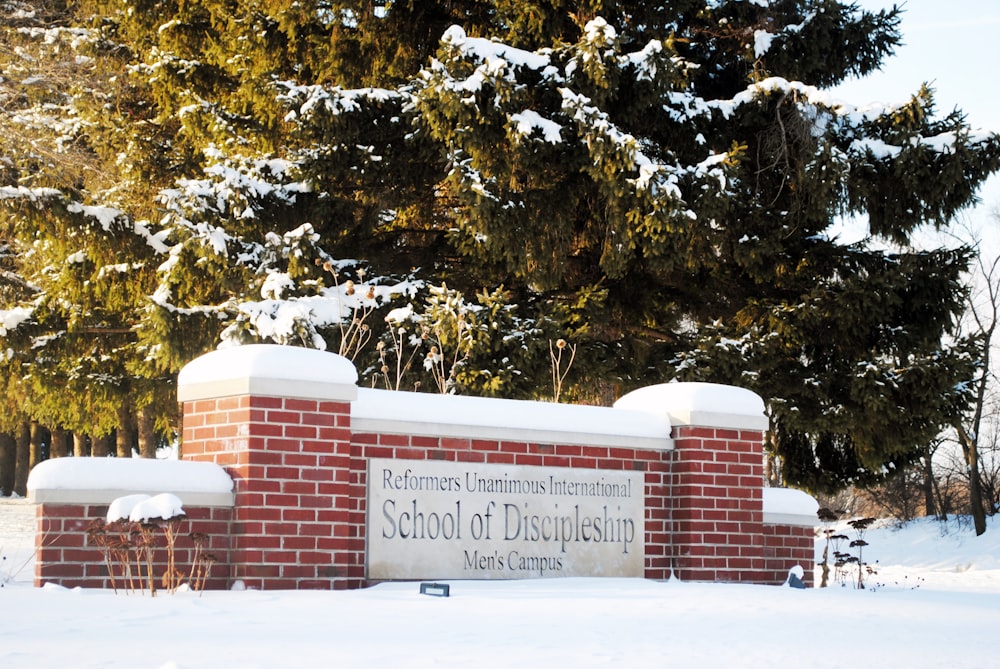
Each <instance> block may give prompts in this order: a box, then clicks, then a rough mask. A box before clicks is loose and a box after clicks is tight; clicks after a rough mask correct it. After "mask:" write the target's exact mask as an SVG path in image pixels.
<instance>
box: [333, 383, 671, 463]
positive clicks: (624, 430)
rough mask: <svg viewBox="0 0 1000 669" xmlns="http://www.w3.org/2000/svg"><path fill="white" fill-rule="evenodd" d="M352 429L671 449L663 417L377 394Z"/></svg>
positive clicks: (363, 403)
mask: <svg viewBox="0 0 1000 669" xmlns="http://www.w3.org/2000/svg"><path fill="white" fill-rule="evenodd" d="M351 425H352V426H353V428H354V430H355V431H356V432H365V431H368V430H372V431H385V432H391V433H396V434H404V433H414V434H424V435H441V436H446V437H459V438H475V439H506V440H511V441H535V442H539V443H552V444H556V443H559V444H568V443H580V444H593V445H598V444H599V445H615V446H632V447H639V448H648V449H653V450H665V449H669V448H673V442H672V440H671V439H670V421H669V419H668V418H667V417H666V416H664V415H662V414H660V415H655V414H651V413H649V412H643V411H631V410H628V409H613V408H610V407H598V406H585V405H579V404H558V403H554V402H537V401H529V400H508V399H497V398H488V397H471V396H466V395H440V394H432V393H414V392H407V391H398V390H380V389H375V388H360V389H359V391H358V399H357V401H355V402H354V403H353V404H352V405H351Z"/></svg>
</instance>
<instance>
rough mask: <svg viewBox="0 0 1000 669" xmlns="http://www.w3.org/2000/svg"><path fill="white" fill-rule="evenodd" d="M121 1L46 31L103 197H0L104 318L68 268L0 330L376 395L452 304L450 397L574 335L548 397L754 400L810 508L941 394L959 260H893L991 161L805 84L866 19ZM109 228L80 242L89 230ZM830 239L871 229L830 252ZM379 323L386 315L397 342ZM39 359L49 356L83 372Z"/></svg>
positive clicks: (912, 427) (141, 365) (829, 69)
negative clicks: (112, 275) (235, 357)
mask: <svg viewBox="0 0 1000 669" xmlns="http://www.w3.org/2000/svg"><path fill="white" fill-rule="evenodd" d="M118 7H119V5H118V4H114V5H113V6H112V5H111V4H109V3H105V2H102V1H100V0H87V1H85V2H82V3H78V4H76V5H73V6H72V7H71V8H70V7H66V8H65V10H64V16H65V17H66V22H67V26H73V28H74V29H75V30H80V31H82V32H81V33H80V39H79V40H78V41H77V44H78V46H77V47H76V48H82V49H84V51H85V53H83V54H81V55H84V56H85V57H86V58H85V59H83V60H81V61H80V62H82V63H84V64H85V65H87V66H89V68H90V69H88V70H87V71H88V79H87V80H88V81H90V80H96V81H100V82H102V84H103V85H100V86H97V85H91V86H89V87H87V90H74V91H63V93H64V94H67V93H68V94H69V95H68V98H67V101H66V104H65V111H64V113H63V118H67V119H68V118H76V119H80V120H81V123H82V124H83V125H84V126H85V127H86V130H85V131H84V130H83V129H82V128H81V129H80V130H79V131H78V132H76V133H74V134H72V137H73V138H74V142H76V143H77V144H76V145H77V146H83V147H85V149H86V151H87V155H88V156H92V157H93V158H94V159H95V160H96V161H97V163H98V164H100V165H101V169H102V173H104V174H110V175H113V179H112V180H113V182H114V183H115V184H118V185H117V186H115V187H114V188H107V187H104V186H101V185H100V183H99V182H98V181H95V180H93V179H89V180H88V179H84V180H82V181H81V180H79V179H76V180H74V179H71V178H69V177H68V173H64V172H58V171H54V170H46V171H45V174H46V178H45V179H37V180H36V182H34V183H32V184H20V182H19V181H18V179H20V178H21V177H19V176H16V175H13V176H11V175H8V176H6V177H5V179H6V180H7V183H10V184H14V183H18V184H19V187H23V188H24V189H23V190H17V191H16V192H15V191H10V193H11V196H10V197H8V198H7V199H6V200H5V202H7V207H6V209H5V211H6V212H7V213H6V214H5V216H6V217H7V219H6V220H7V221H8V226H9V227H8V229H9V237H10V238H11V239H17V240H20V241H19V243H20V244H22V245H26V244H27V243H28V241H27V240H28V239H29V238H30V236H31V235H32V234H36V233H35V232H34V231H35V230H36V229H37V230H39V231H41V232H40V233H38V234H41V235H42V237H44V239H43V240H41V247H42V248H44V249H46V253H48V254H49V255H48V256H47V258H48V260H47V262H50V263H59V262H60V261H64V260H65V258H66V257H68V256H69V255H70V254H71V253H75V252H76V251H75V250H73V249H71V248H70V246H69V245H68V240H58V239H53V238H54V237H59V236H60V235H62V236H65V235H66V233H67V231H69V230H71V229H74V230H75V229H78V228H81V227H82V228H86V227H87V225H89V226H90V228H89V229H91V230H93V236H92V240H93V241H92V245H93V248H91V242H88V244H87V246H86V248H85V251H86V257H87V258H88V259H92V260H90V261H91V262H93V263H94V265H93V267H92V269H91V270H90V271H92V272H97V273H101V272H103V274H101V278H102V280H105V281H106V282H107V286H108V288H109V290H113V291H118V293H120V296H121V298H122V299H121V300H120V302H114V301H108V300H104V299H103V298H97V299H96V300H95V298H94V296H91V295H88V294H87V288H86V286H88V285H91V284H93V282H94V280H95V276H96V275H93V274H92V275H90V276H89V277H88V276H83V275H81V276H80V277H77V278H75V279H72V277H69V278H67V277H65V276H63V275H64V274H67V273H68V271H62V272H60V273H57V274H52V275H45V276H44V277H41V276H40V275H33V277H32V286H33V287H35V288H37V289H39V291H40V292H41V294H43V295H44V296H49V295H51V294H53V293H54V292H55V291H62V292H63V293H64V294H65V295H67V296H68V297H67V298H65V300H64V302H66V303H67V304H68V305H73V308H75V309H76V311H75V312H73V313H77V312H79V314H86V315H85V316H83V315H77V316H73V314H70V313H64V312H63V311H59V310H57V309H56V310H52V312H51V313H50V312H49V311H46V310H44V309H40V308H38V307H36V306H35V304H34V302H32V301H31V299H34V300H35V301H39V302H40V303H44V302H45V301H46V298H43V297H35V298H31V299H29V296H27V295H20V296H16V297H11V298H10V299H9V301H6V302H5V306H6V308H7V309H8V311H9V313H11V314H13V313H21V312H15V311H14V310H15V309H26V310H27V311H26V312H24V313H29V314H30V318H27V319H26V320H25V321H24V323H23V324H22V325H21V326H20V327H18V328H15V329H16V330H18V331H22V332H20V333H18V334H16V335H13V334H12V335H11V336H12V337H14V336H24V335H23V333H24V332H28V331H32V329H33V328H34V329H35V330H36V331H37V332H36V334H35V335H34V339H31V340H30V341H32V342H37V341H40V340H39V337H40V336H42V335H41V333H43V332H48V333H53V332H56V331H60V328H63V327H64V325H63V323H64V322H65V323H66V324H73V323H77V324H78V325H76V326H75V327H77V328H78V330H79V328H83V329H88V328H89V329H93V328H95V327H121V328H125V327H127V328H128V329H129V331H130V333H131V334H132V337H133V339H132V340H131V342H130V345H128V346H125V345H120V346H117V347H115V348H114V349H113V350H111V351H109V352H108V353H105V354H104V355H107V356H108V357H110V358H113V359H114V360H116V361H117V362H116V365H117V367H116V369H119V370H121V372H120V374H119V376H118V377H117V378H120V379H122V382H123V383H125V381H126V379H127V383H128V384H135V385H136V386H137V387H145V384H152V386H154V387H156V388H166V387H168V386H169V383H168V382H167V381H162V380H163V379H168V378H170V377H171V375H172V374H174V373H176V371H177V370H178V369H179V367H180V366H181V365H182V364H184V363H185V362H186V361H188V360H190V359H191V358H193V357H194V356H195V355H198V354H199V353H201V352H203V351H205V350H208V349H209V348H211V347H213V346H216V345H218V344H219V343H220V342H221V343H224V344H227V343H228V344H232V343H242V342H248V341H278V342H281V343H287V344H296V345H305V346H317V347H326V348H329V349H331V350H338V351H341V352H345V353H349V354H350V355H351V356H352V357H353V358H355V362H356V363H357V364H358V366H359V369H361V371H362V372H363V374H364V375H365V376H366V377H367V378H376V380H377V379H379V378H381V379H382V380H383V381H384V382H385V383H386V385H390V386H394V387H406V386H407V384H401V383H399V380H398V378H396V379H388V380H387V378H388V377H387V374H388V372H386V371H384V369H385V368H390V366H389V365H387V364H386V363H385V359H384V356H385V355H387V353H386V352H387V351H395V355H396V359H397V360H403V359H404V358H405V359H406V360H410V359H411V358H410V357H409V356H410V354H411V353H412V352H413V349H415V348H416V347H427V346H429V345H430V344H429V342H428V340H429V339H430V338H431V337H430V334H429V330H430V329H431V327H430V324H432V323H440V322H446V321H447V318H446V319H445V320H444V321H442V320H440V319H441V318H444V316H446V315H447V314H446V313H443V312H442V311H441V308H442V304H453V305H464V306H462V307H461V309H470V310H471V311H469V312H468V313H467V314H466V316H465V318H467V319H468V323H470V324H471V323H476V324H477V328H478V327H479V326H480V325H484V326H485V324H486V323H487V322H488V323H489V327H485V329H482V330H479V329H477V330H475V332H476V333H479V334H477V335H476V338H474V339H475V342H476V345H475V347H474V350H472V351H470V352H469V353H468V355H464V354H463V355H461V356H460V359H461V361H462V362H463V365H464V367H460V368H459V369H457V370H456V371H455V376H454V378H453V379H452V386H451V389H452V390H461V391H463V392H475V393H488V394H498V395H508V396H515V395H516V396H546V395H548V394H549V393H548V385H549V383H548V379H549V378H550V375H551V370H550V364H549V359H548V357H547V355H546V352H547V350H548V348H547V345H546V344H547V340H554V339H556V338H560V337H565V338H567V339H570V340H571V341H572V342H574V343H578V344H579V355H578V358H577V361H576V363H575V365H574V368H573V374H572V375H571V376H570V377H569V382H570V383H571V384H573V385H575V388H576V389H575V391H574V389H573V388H570V389H569V391H568V392H567V393H565V394H566V395H569V396H577V397H581V396H586V393H587V390H586V389H587V388H592V387H596V386H598V385H600V384H605V385H606V384H608V383H610V384H613V386H614V387H615V390H616V392H623V391H625V390H628V389H630V388H632V387H636V386H639V385H646V384H649V383H654V382H659V381H668V380H672V379H699V380H710V381H719V382H726V383H733V384H737V385H741V386H746V387H749V388H751V389H753V390H755V391H757V392H759V393H760V394H761V395H762V396H763V397H764V398H765V400H766V401H767V404H768V411H769V415H770V418H771V425H772V430H771V433H770V448H771V449H772V450H773V452H774V454H775V455H777V456H778V457H779V458H780V461H781V463H782V465H783V468H784V474H785V478H786V480H787V481H788V482H790V483H795V484H798V485H803V486H807V487H809V488H812V489H816V490H820V489H832V488H836V487H839V486H842V485H846V484H849V483H852V482H860V481H865V480H870V479H872V478H878V477H880V476H883V475H884V474H885V473H886V472H888V471H891V470H892V468H893V467H898V466H901V465H903V464H905V463H907V462H909V461H910V460H912V459H913V458H915V457H917V456H918V455H919V454H920V452H921V449H922V446H923V445H924V443H926V441H927V440H928V439H929V438H930V437H931V436H933V435H934V434H935V433H936V432H937V430H939V429H940V428H941V427H942V426H943V425H946V424H948V423H949V422H951V420H952V419H953V417H954V416H955V415H956V412H959V411H961V410H962V408H963V406H964V405H965V403H966V402H967V401H968V398H967V397H966V396H965V391H964V390H963V388H965V387H967V386H966V385H965V384H964V383H965V382H966V381H968V380H969V379H970V378H972V373H973V372H972V370H973V368H974V365H975V362H976V361H975V356H974V355H973V354H972V351H973V350H974V347H973V346H972V345H971V344H972V343H971V342H968V341H965V340H962V339H960V338H953V337H951V334H952V333H953V331H954V323H955V320H956V317H957V315H958V314H959V313H960V311H961V308H962V304H963V288H962V276H963V273H964V272H965V271H966V269H967V266H968V263H969V259H970V252H969V250H968V249H964V248H958V249H936V250H924V251H918V250H915V249H913V248H912V247H911V246H910V244H909V241H910V239H911V237H912V235H913V233H914V232H915V231H917V230H918V229H920V228H921V227H922V226H928V225H930V226H937V227H944V226H947V225H949V223H950V222H951V220H952V218H953V217H954V215H955V214H956V213H957V212H959V211H960V210H961V209H962V208H964V207H967V206H968V205H969V204H971V203H972V202H973V201H974V197H975V193H976V188H977V187H978V185H979V184H981V183H982V181H983V180H984V179H985V178H986V177H987V176H988V175H989V174H990V173H991V172H993V171H994V170H996V169H997V167H998V166H1000V140H998V138H997V136H995V135H986V134H980V133H975V132H973V131H972V130H971V129H970V128H969V127H968V125H967V124H966V122H965V119H964V118H963V117H962V115H961V114H960V112H957V111H956V112H953V113H951V114H946V115H944V116H940V115H938V114H937V113H936V111H935V109H934V105H933V94H932V91H930V90H929V89H922V90H920V91H916V92H915V94H914V96H913V98H912V99H911V100H909V101H906V102H904V103H902V104H899V105H894V106H884V107H881V108H859V107H854V106H852V105H850V104H848V103H845V102H841V101H837V100H834V99H832V98H831V97H830V96H829V95H828V94H826V93H825V92H824V89H825V88H828V87H830V86H833V85H835V84H837V83H839V82H841V81H844V80H845V79H846V78H848V77H852V76H863V75H865V74H866V73H869V72H871V71H873V70H874V69H876V68H878V67H879V66H880V64H881V63H882V61H883V60H884V59H885V58H886V57H888V56H890V55H891V53H892V50H893V48H894V47H895V46H896V44H898V42H899V21H900V12H899V10H897V9H895V8H893V9H891V10H887V11H883V12H878V13H869V12H863V11H861V10H859V9H858V8H857V7H856V6H854V5H852V4H849V3H841V2H836V1H834V0H780V1H777V2H769V3H763V2H756V1H748V0H729V1H724V2H719V1H714V0H713V1H711V2H709V1H707V0H700V1H699V0H677V1H675V2H668V3H659V4H653V5H650V4H648V3H630V2H599V1H597V2H585V3H573V5H572V6H570V4H569V3H536V2H508V1H507V0H496V1H494V2H490V3H480V2H475V3H473V2H448V3H438V2H428V3H357V2H323V3H314V2H308V1H307V2H295V3H291V2H285V1H269V2H266V3H262V4H259V5H254V6H247V5H246V4H245V3H237V2H231V1H226V0H195V1H193V2H184V3H177V2H152V1H150V0H139V1H135V0H132V1H130V2H129V3H127V4H126V6H125V10H124V11H118V9H117V8H118ZM88 58H89V59H91V60H86V59H88ZM75 88H77V89H79V88H81V87H75ZM19 155H20V154H19ZM24 155H27V154H24ZM53 162H54V164H58V162H59V161H53ZM15 163H16V161H15ZM10 187H12V186H10ZM42 188H52V189H55V190H54V191H48V190H44V191H43V190H41V189H42ZM15 195H16V197H15ZM86 207H104V209H87V208H86ZM111 209H113V210H114V211H115V212H118V213H117V214H115V216H114V217H113V218H111V219H108V218H98V219H97V221H102V220H103V221H105V222H109V223H110V224H109V225H108V226H107V227H104V226H101V228H100V230H98V229H96V228H94V227H93V223H94V221H91V220H89V219H88V217H87V212H88V211H90V212H95V211H101V212H104V213H107V212H108V211H109V210H111ZM845 216H852V217H857V218H859V219H861V220H862V221H864V222H866V223H867V225H868V228H869V230H870V233H871V237H870V238H869V239H868V240H866V241H864V242H860V243H856V244H844V243H842V242H840V241H839V240H838V239H837V238H836V236H835V233H834V230H835V226H836V223H837V222H838V221H839V220H840V219H841V218H842V217H845ZM90 218H93V216H91V217H90ZM50 219H51V220H50ZM88 239H90V238H88ZM119 244H120V248H119V246H118V245H119ZM23 248H26V246H24V247H23ZM81 248H82V247H81ZM116 251H117V253H118V254H119V255H120V258H121V259H120V260H118V263H119V264H120V263H122V262H127V263H130V266H135V265H141V267H142V269H141V270H139V271H137V272H136V273H135V277H134V280H131V281H129V285H128V286H124V285H122V286H116V284H115V282H114V281H108V280H107V277H108V276H109V274H108V270H107V267H108V264H109V262H110V255H109V254H111V253H114V252H116ZM87 267H89V266H88V265H85V266H84V267H82V268H76V270H81V269H85V268H87ZM43 278H44V280H43ZM71 279H72V280H71ZM88 282H90V283H88ZM64 285H65V286H66V288H64V287H63V286H64ZM445 286H446V287H447V289H445ZM444 290H447V291H449V292H448V293H447V294H449V295H452V294H453V295H455V300H454V301H451V302H448V301H445V303H442V302H440V300H438V298H436V297H435V295H444V294H445V293H443V292H441V291H444ZM476 295H480V296H482V304H479V303H478V301H477V299H476V298H475V296H476ZM459 296H460V297H461V299H458V298H459ZM5 299H6V298H5ZM105 302H108V305H107V307H106V308H105ZM53 303H54V302H53ZM98 306H99V307H101V308H100V309H97V308H96V307H98ZM393 308H403V309H404V310H408V311H406V313H408V314H411V316H408V317H407V320H406V321H405V325H406V327H407V328H409V329H410V332H409V334H408V335H407V338H405V339H403V340H398V339H397V336H398V335H399V330H400V328H401V327H402V326H403V325H404V323H403V322H402V321H392V320H391V319H390V322H389V323H386V322H385V316H386V315H387V314H388V313H389V310H390V309H393ZM461 309H459V307H458V306H455V307H454V309H453V310H452V312H448V313H457V312H458V311H461ZM102 310H103V311H102ZM455 310H458V311H455ZM64 311H65V310H64ZM70 311H73V309H70ZM104 312H107V313H104ZM102 313H103V315H101V314H102ZM393 313H395V314H397V316H398V315H399V313H402V312H393ZM74 318H76V320H74ZM449 318H450V316H449ZM394 323H395V324H396V325H397V326H398V327H395V328H392V329H390V328H389V327H387V326H391V325H393V324H394ZM364 328H368V330H365V329H364ZM491 330H492V332H493V333H494V334H493V335H490V334H489V332H490V331H491ZM359 333H361V334H359ZM472 333H473V330H472V329H469V330H467V331H465V334H466V336H467V338H468V335H471V334H472ZM518 333H521V334H523V333H530V336H528V337H518V336H512V335H516V334H518ZM357 336H360V337H361V339H360V340H359V339H356V338H355V337H357ZM365 337H367V338H368V339H367V340H366V339H365ZM378 340H381V342H382V343H381V347H377V346H376V342H377V341H378ZM12 341H13V340H12ZM26 341H27V340H26ZM67 341H68V340H67ZM358 341H369V342H370V345H369V346H367V347H359V346H357V342H358ZM53 342H55V346H54V347H53V348H51V349H49V350H51V351H52V353H53V360H59V361H64V360H79V359H80V358H81V357H82V356H81V350H82V349H81V348H80V345H79V344H76V345H74V346H72V347H69V348H60V347H61V346H64V343H63V342H61V341H60V338H56V339H54V340H53ZM439 343H440V345H441V347H442V349H443V348H444V347H445V346H446V342H445V341H441V342H439ZM46 346H47V347H48V340H46ZM407 346H409V347H411V348H409V349H408V348H407ZM423 350H424V351H425V352H426V348H425V349H423ZM421 355H424V354H423V353H421ZM59 364H63V365H65V364H67V363H65V362H60V363H59ZM69 366H70V369H71V370H72V369H76V367H74V366H73V365H72V363H70V365H69ZM77 366H79V365H77ZM420 367H421V366H420V365H411V366H410V367H409V369H411V370H413V373H414V374H415V376H414V378H419V370H420ZM491 368H492V369H491ZM484 370H486V371H487V372H488V373H484ZM60 374H63V375H65V374H67V373H66V372H61V371H60V368H58V367H53V368H52V369H51V370H49V369H45V370H41V369H40V370H39V372H38V374H37V376H38V377H39V378H44V379H48V380H49V381H46V382H49V383H51V380H52V379H61V378H63V377H62V376H60ZM449 374H450V370H449ZM380 375H381V376H380ZM29 376H30V375H29ZM599 382H600V384H599ZM431 386H432V383H430V378H429V377H424V378H423V379H422V380H421V387H422V388H423V389H428V388H429V387H431Z"/></svg>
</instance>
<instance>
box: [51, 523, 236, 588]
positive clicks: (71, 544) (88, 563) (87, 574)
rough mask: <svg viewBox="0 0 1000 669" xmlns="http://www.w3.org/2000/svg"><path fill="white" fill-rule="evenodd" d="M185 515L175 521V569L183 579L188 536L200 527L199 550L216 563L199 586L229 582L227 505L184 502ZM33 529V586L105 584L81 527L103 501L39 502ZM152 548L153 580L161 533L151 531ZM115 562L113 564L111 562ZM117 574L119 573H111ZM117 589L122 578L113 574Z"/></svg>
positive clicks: (161, 557) (159, 566)
mask: <svg viewBox="0 0 1000 669" xmlns="http://www.w3.org/2000/svg"><path fill="white" fill-rule="evenodd" d="M184 510H185V511H186V512H187V516H188V519H187V520H186V521H184V522H183V523H182V524H181V525H180V531H179V533H178V539H177V542H176V543H175V545H174V546H175V555H174V559H175V568H176V569H177V570H178V571H180V572H181V573H182V574H183V575H184V577H185V580H187V576H188V575H189V574H190V573H191V560H192V554H193V552H194V543H193V542H192V540H191V537H190V536H189V535H190V534H191V533H194V532H201V533H204V534H205V535H207V536H208V541H209V543H208V545H207V546H206V547H205V548H204V549H203V550H204V552H209V553H212V554H213V555H214V556H215V557H216V559H217V562H216V563H215V564H214V565H212V567H211V570H210V572H209V579H208V581H207V582H206V585H205V587H206V588H208V589H219V588H226V587H228V586H229V567H228V563H229V532H230V523H231V519H232V509H230V508H228V507H225V508H220V507H212V508H210V507H188V506H185V507H184ZM35 513H36V519H37V521H38V533H37V535H36V537H35V549H36V551H37V553H36V561H35V585H37V586H41V585H44V584H46V583H57V584H59V585H62V586H64V587H67V588H75V587H84V588H110V587H111V581H110V579H109V576H108V568H107V565H106V563H105V561H104V554H103V553H102V552H101V550H100V548H99V547H98V546H96V545H94V544H93V543H91V542H90V541H89V537H88V536H87V528H88V527H89V526H90V524H91V522H92V521H94V520H95V519H104V518H105V517H106V516H107V513H108V505H107V504H39V505H38V506H37V507H36V510H35ZM156 539H157V541H158V543H157V550H156V551H155V552H154V574H155V576H156V585H157V587H159V585H160V581H159V578H160V577H161V576H162V575H163V574H164V573H165V572H166V567H167V551H166V550H165V548H163V547H164V546H165V545H166V543H165V541H164V540H163V535H162V533H161V532H157V533H156ZM116 566H117V565H116ZM116 574H120V572H116ZM118 586H119V589H121V588H122V587H123V586H124V583H123V581H122V579H121V578H118Z"/></svg>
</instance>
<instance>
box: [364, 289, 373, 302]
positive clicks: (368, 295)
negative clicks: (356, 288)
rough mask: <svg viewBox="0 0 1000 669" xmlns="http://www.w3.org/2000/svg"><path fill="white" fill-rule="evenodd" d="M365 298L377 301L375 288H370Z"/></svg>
mask: <svg viewBox="0 0 1000 669" xmlns="http://www.w3.org/2000/svg"><path fill="white" fill-rule="evenodd" d="M365 297H367V298H368V299H369V300H374V299H375V286H368V292H367V293H365Z"/></svg>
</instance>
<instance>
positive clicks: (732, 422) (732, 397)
mask: <svg viewBox="0 0 1000 669" xmlns="http://www.w3.org/2000/svg"><path fill="white" fill-rule="evenodd" d="M615 408H616V409H629V410H632V411H645V412H647V413H652V414H657V415H664V416H667V417H669V419H670V422H671V423H672V424H674V425H700V426H711V427H722V428H733V429H748V430H766V429H767V427H768V424H769V422H768V419H767V416H766V415H765V413H764V400H762V399H761V397H760V395H758V394H757V393H754V392H752V391H750V390H747V389H745V388H737V387H735V386H725V385H721V384H718V383H700V382H698V383H661V384H658V385H655V386H647V387H645V388H639V389H638V390H633V391H632V392H630V393H628V394H627V395H624V396H622V397H621V398H620V399H619V400H618V401H617V402H615Z"/></svg>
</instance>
